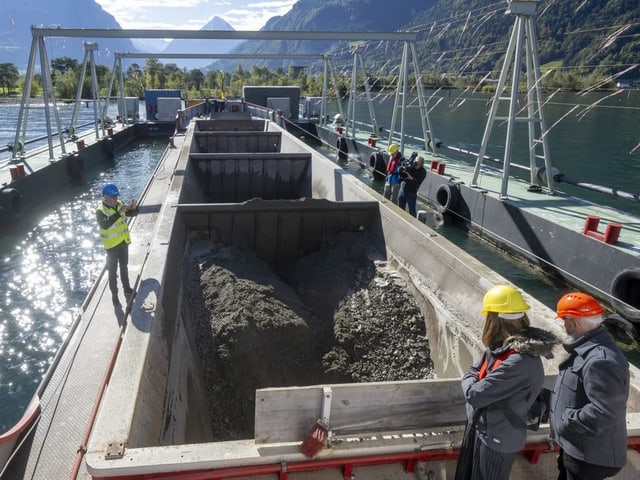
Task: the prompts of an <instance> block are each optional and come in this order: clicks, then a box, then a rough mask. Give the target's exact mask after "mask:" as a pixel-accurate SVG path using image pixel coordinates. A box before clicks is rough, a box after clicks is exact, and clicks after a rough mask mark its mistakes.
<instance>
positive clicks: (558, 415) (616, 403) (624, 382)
mask: <svg viewBox="0 0 640 480" xmlns="http://www.w3.org/2000/svg"><path fill="white" fill-rule="evenodd" d="M564 348H565V350H566V351H567V352H568V353H569V356H568V357H567V358H566V359H565V360H563V361H562V363H560V373H559V374H558V378H557V380H556V384H555V386H554V388H553V392H552V393H551V406H550V421H551V433H552V437H553V439H554V440H555V441H556V442H557V443H558V445H560V447H561V448H562V449H563V450H564V451H565V452H566V453H567V454H568V455H569V456H571V457H573V458H576V459H578V460H582V461H585V462H588V463H593V464H595V465H603V466H606V467H623V466H624V464H625V463H626V461H627V428H626V407H627V399H628V398H629V363H628V362H627V359H626V358H625V356H624V355H623V354H622V352H621V351H620V349H619V348H618V347H617V345H616V344H615V343H614V342H613V339H612V338H611V336H610V335H609V333H608V332H607V331H606V330H605V328H604V327H603V326H600V327H598V328H596V329H595V330H592V331H591V332H589V333H587V334H586V335H584V336H582V337H581V338H579V339H578V340H576V341H575V342H573V343H569V344H567V345H565V346H564Z"/></svg>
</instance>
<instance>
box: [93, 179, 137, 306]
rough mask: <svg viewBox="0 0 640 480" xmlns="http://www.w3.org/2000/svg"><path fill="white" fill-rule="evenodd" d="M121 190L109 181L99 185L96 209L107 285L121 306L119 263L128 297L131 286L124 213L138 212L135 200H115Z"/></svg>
mask: <svg viewBox="0 0 640 480" xmlns="http://www.w3.org/2000/svg"><path fill="white" fill-rule="evenodd" d="M119 196H120V192H119V191H118V187H117V186H116V185H114V184H113V183H109V184H107V185H105V186H104V188H103V189H102V197H103V198H102V203H101V204H100V205H99V206H98V208H97V209H96V221H97V222H98V226H99V227H100V238H101V240H102V244H103V245H104V248H105V250H106V251H107V271H108V273H109V289H110V290H111V300H112V302H113V306H114V307H117V306H120V300H119V298H118V266H119V267H120V280H121V281H122V289H123V290H124V295H125V298H126V300H127V302H128V301H129V299H130V297H131V295H132V293H133V290H132V289H131V284H130V282H129V269H128V264H129V244H130V243H131V236H130V235H129V226H128V224H127V220H126V217H134V216H136V215H137V214H138V205H137V203H136V201H135V200H131V202H130V203H129V204H125V203H124V202H123V201H122V200H118V197H119Z"/></svg>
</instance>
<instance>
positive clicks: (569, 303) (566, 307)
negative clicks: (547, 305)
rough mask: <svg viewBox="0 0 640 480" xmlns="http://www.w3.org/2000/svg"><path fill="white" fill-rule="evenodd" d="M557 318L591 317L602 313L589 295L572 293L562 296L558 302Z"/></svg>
mask: <svg viewBox="0 0 640 480" xmlns="http://www.w3.org/2000/svg"><path fill="white" fill-rule="evenodd" d="M556 312H557V313H558V317H560V318H562V317H567V316H571V317H593V316H595V315H600V314H601V313H603V312H604V308H602V305H600V304H599V303H598V301H597V300H596V299H595V298H593V297H592V296H591V295H587V294H586V293H580V292H572V293H567V294H566V295H563V296H562V298H561V299H560V300H558V305H557V308H556Z"/></svg>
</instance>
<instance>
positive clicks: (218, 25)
mask: <svg viewBox="0 0 640 480" xmlns="http://www.w3.org/2000/svg"><path fill="white" fill-rule="evenodd" d="M201 30H221V31H233V30H234V29H233V27H232V26H231V25H229V24H228V23H227V22H225V21H224V20H223V19H221V18H220V17H213V18H212V19H211V21H209V23H207V24H206V25H205V26H204V27H202V29H201ZM240 43H242V40H207V41H202V40H188V39H180V38H178V39H175V40H172V41H171V42H170V43H169V44H168V45H167V47H166V48H165V49H164V50H163V51H162V53H198V54H200V53H229V52H230V51H231V50H233V48H234V47H236V46H238V45H239V44H240ZM162 62H163V63H168V62H171V63H175V64H176V65H178V66H179V67H180V68H186V69H187V70H191V69H194V68H205V67H206V66H207V65H209V64H210V63H211V59H203V60H201V59H171V58H167V59H166V60H162Z"/></svg>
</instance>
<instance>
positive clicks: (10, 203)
mask: <svg viewBox="0 0 640 480" xmlns="http://www.w3.org/2000/svg"><path fill="white" fill-rule="evenodd" d="M20 215H22V193H21V192H20V190H18V189H17V188H5V189H3V190H0V216H1V217H3V218H7V219H10V220H16V219H18V218H19V217H20Z"/></svg>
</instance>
